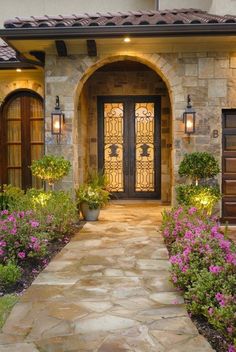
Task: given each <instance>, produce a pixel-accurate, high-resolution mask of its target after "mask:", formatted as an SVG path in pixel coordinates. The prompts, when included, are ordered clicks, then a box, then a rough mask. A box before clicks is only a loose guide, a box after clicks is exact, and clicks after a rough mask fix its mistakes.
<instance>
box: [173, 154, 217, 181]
mask: <svg viewBox="0 0 236 352" xmlns="http://www.w3.org/2000/svg"><path fill="white" fill-rule="evenodd" d="M219 172H220V168H219V164H218V162H217V160H216V159H215V158H214V156H213V155H211V154H209V153H206V152H195V153H191V154H185V156H184V159H183V160H182V161H181V163H180V166H179V175H180V176H188V177H190V178H191V180H192V182H195V185H198V182H199V180H200V179H207V178H211V177H214V176H216V175H217V174H218V173H219Z"/></svg>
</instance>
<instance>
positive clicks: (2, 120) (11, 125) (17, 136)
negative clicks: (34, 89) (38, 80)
mask: <svg viewBox="0 0 236 352" xmlns="http://www.w3.org/2000/svg"><path fill="white" fill-rule="evenodd" d="M0 128H1V158H0V166H1V167H0V169H1V171H0V183H1V184H11V185H13V186H17V187H20V188H23V189H27V188H29V187H32V186H33V187H41V186H42V184H41V181H38V180H36V179H35V178H34V177H32V175H31V171H30V168H29V166H30V165H31V162H32V160H37V159H39V158H40V157H42V156H43V154H44V118H43V102H42V98H41V97H40V96H38V95H37V94H34V93H31V92H28V91H21V92H17V93H16V94H13V95H11V96H10V98H9V99H8V100H7V101H6V103H5V104H4V105H3V107H2V109H1V114H0Z"/></svg>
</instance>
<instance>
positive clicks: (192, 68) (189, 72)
mask: <svg viewBox="0 0 236 352" xmlns="http://www.w3.org/2000/svg"><path fill="white" fill-rule="evenodd" d="M185 75H186V76H197V75H198V66H197V64H186V65H185Z"/></svg>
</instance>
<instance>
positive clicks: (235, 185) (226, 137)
mask: <svg viewBox="0 0 236 352" xmlns="http://www.w3.org/2000/svg"><path fill="white" fill-rule="evenodd" d="M222 127H223V138H222V139H223V140H222V149H223V156H222V191H223V199H222V217H223V220H224V221H228V222H229V223H236V110H235V109H232V110H224V111H223V126H222Z"/></svg>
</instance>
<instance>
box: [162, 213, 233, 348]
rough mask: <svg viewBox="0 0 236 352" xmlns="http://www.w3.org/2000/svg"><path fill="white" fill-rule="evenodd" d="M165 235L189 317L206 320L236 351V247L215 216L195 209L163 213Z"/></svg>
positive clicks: (174, 278)
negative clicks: (190, 315)
mask: <svg viewBox="0 0 236 352" xmlns="http://www.w3.org/2000/svg"><path fill="white" fill-rule="evenodd" d="M162 232H163V236H164V238H165V242H166V244H167V246H168V249H169V252H170V262H171V264H172V268H171V278H172V281H173V283H174V284H175V285H176V286H177V287H178V288H179V289H180V290H182V291H183V292H184V296H185V300H186V303H187V308H188V310H189V312H190V314H193V315H194V316H199V317H205V318H206V319H207V321H208V322H209V324H211V326H213V327H214V328H215V329H216V330H217V331H219V332H220V333H221V334H222V336H223V337H224V339H225V341H226V342H227V344H228V351H230V352H235V351H236V246H235V244H234V243H233V242H231V241H230V240H229V239H228V238H227V235H226V234H223V233H222V232H221V230H220V224H219V223H218V221H217V219H216V218H215V217H207V216H206V214H205V213H204V212H202V211H199V210H197V209H196V208H194V207H190V208H184V207H179V208H175V209H173V210H171V211H166V212H164V213H163V225H162ZM214 348H216V346H214ZM216 349H217V348H216ZM222 350H225V351H226V350H227V349H226V348H225V349H221V350H220V351H222Z"/></svg>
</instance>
